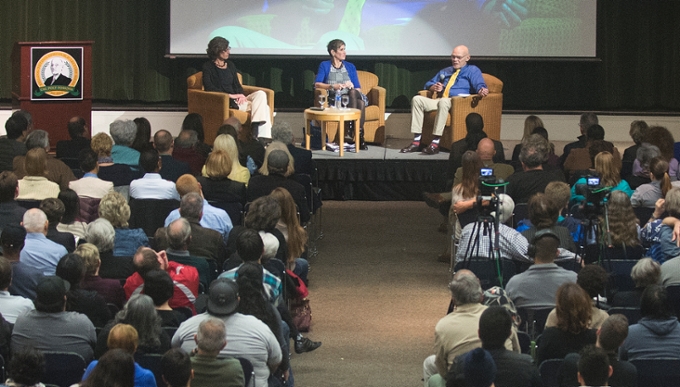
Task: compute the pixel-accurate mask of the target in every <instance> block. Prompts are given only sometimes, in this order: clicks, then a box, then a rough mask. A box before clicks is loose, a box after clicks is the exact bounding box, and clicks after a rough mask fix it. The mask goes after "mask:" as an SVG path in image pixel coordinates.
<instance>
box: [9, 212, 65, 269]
mask: <svg viewBox="0 0 680 387" xmlns="http://www.w3.org/2000/svg"><path fill="white" fill-rule="evenodd" d="M49 225H50V223H49V222H48V221H47V215H45V213H44V212H42V210H40V209H38V208H31V209H30V210H28V211H26V213H25V214H24V220H23V222H22V226H24V228H26V242H25V244H24V248H23V250H21V254H20V255H19V259H20V260H21V262H24V263H26V264H27V265H30V266H33V267H35V268H36V269H38V270H40V271H42V272H43V274H44V275H54V271H55V270H56V269H57V263H59V260H60V259H61V257H63V256H64V255H66V254H68V251H66V248H65V247H64V246H62V245H60V244H58V243H55V242H52V241H51V240H49V239H47V230H48V228H49Z"/></svg>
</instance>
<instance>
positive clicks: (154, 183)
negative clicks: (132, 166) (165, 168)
mask: <svg viewBox="0 0 680 387" xmlns="http://www.w3.org/2000/svg"><path fill="white" fill-rule="evenodd" d="M139 164H140V166H141V167H142V170H144V172H146V173H145V174H144V177H142V178H141V179H136V180H133V181H132V182H131V183H130V198H134V199H157V200H161V199H176V200H179V194H178V193H177V190H176V189H175V183H173V182H172V181H169V180H163V178H162V177H161V175H160V173H159V172H160V170H161V169H162V162H161V158H160V157H159V156H158V151H156V150H155V149H148V150H145V151H144V152H142V153H141V155H140V156H139Z"/></svg>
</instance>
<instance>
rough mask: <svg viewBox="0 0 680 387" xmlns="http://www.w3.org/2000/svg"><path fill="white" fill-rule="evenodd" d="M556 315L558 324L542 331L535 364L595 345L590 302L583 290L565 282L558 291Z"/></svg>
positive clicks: (562, 357) (560, 357) (561, 357)
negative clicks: (591, 326) (590, 327)
mask: <svg viewBox="0 0 680 387" xmlns="http://www.w3.org/2000/svg"><path fill="white" fill-rule="evenodd" d="M556 301H557V302H556V306H555V314H556V316H557V325H556V326H554V327H548V328H546V329H545V330H544V331H543V334H542V335H541V338H540V340H539V342H538V343H537V344H538V350H537V351H536V364H541V363H542V362H543V361H544V360H548V359H564V357H565V356H566V355H567V354H568V353H571V352H578V351H580V350H581V349H582V348H583V347H584V346H586V345H588V344H595V340H596V338H597V337H596V334H595V329H589V328H588V327H589V326H590V323H591V321H592V313H593V311H592V303H591V301H590V297H589V296H588V293H586V291H585V290H583V289H582V288H581V287H580V286H578V285H577V284H575V283H571V282H567V283H564V284H563V285H562V286H560V287H559V289H557V296H556Z"/></svg>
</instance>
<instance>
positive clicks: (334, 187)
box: [312, 139, 449, 201]
mask: <svg viewBox="0 0 680 387" xmlns="http://www.w3.org/2000/svg"><path fill="white" fill-rule="evenodd" d="M408 144H409V140H405V139H388V140H386V141H385V143H384V144H383V145H382V146H379V145H371V144H369V145H368V150H366V151H360V152H359V153H354V152H349V151H346V152H345V154H344V157H340V154H339V153H337V152H330V151H327V150H326V151H323V150H315V151H312V153H313V160H314V163H315V165H316V169H317V178H318V185H319V187H320V188H321V191H322V198H323V200H372V201H388V200H389V201H394V200H422V197H423V192H442V191H443V190H444V189H445V187H446V174H447V168H448V158H449V154H448V153H447V152H440V153H439V154H436V155H424V154H421V153H399V150H400V149H401V148H403V147H405V146H407V145H408Z"/></svg>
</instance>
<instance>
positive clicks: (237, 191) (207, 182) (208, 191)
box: [197, 176, 246, 204]
mask: <svg viewBox="0 0 680 387" xmlns="http://www.w3.org/2000/svg"><path fill="white" fill-rule="evenodd" d="M197 180H198V182H199V183H201V188H203V197H204V198H205V200H208V201H211V202H227V203H235V202H238V203H241V204H246V185H245V184H243V183H240V182H238V181H233V180H230V179H228V178H224V179H219V180H217V179H209V178H207V177H203V176H199V177H198V179H197Z"/></svg>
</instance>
